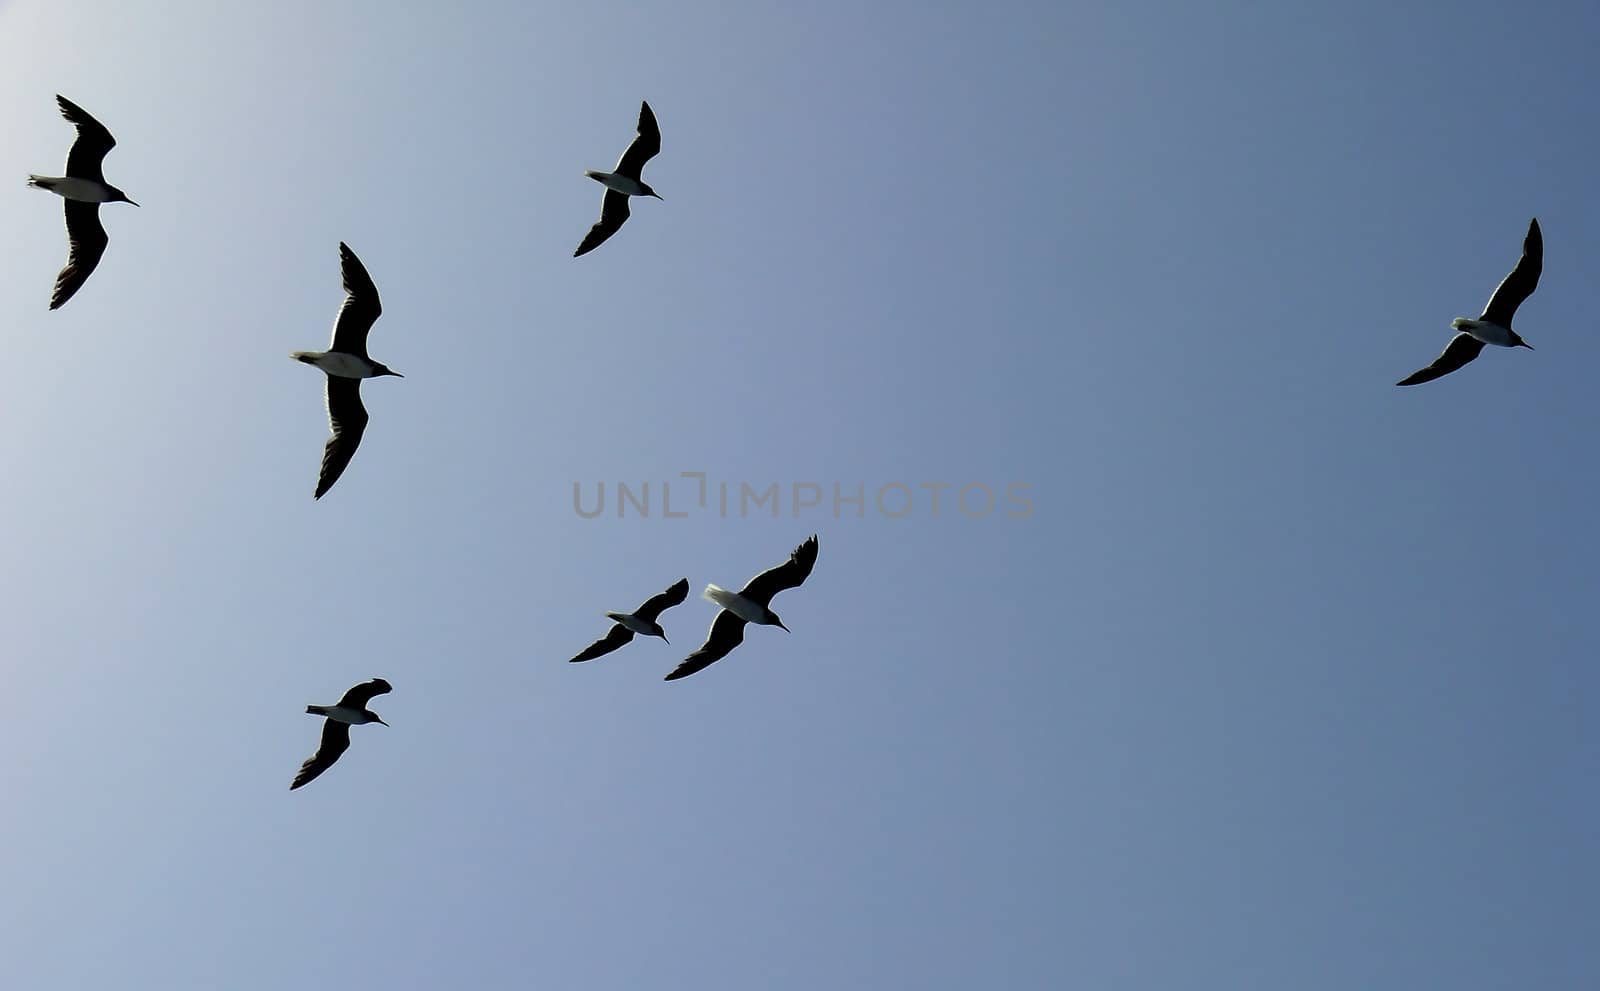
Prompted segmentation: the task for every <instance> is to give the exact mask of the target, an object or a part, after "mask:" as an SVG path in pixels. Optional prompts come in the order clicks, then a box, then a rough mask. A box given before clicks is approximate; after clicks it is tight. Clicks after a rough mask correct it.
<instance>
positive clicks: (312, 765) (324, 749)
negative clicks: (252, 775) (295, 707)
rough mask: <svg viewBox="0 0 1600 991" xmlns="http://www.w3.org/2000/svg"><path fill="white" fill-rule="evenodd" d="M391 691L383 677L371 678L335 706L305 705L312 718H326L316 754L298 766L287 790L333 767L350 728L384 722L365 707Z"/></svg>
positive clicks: (346, 746) (347, 740) (347, 743)
mask: <svg viewBox="0 0 1600 991" xmlns="http://www.w3.org/2000/svg"><path fill="white" fill-rule="evenodd" d="M390 691H392V689H391V688H390V687H389V683H388V682H387V681H384V680H383V679H382V678H374V679H372V680H371V681H368V682H365V683H364V684H360V685H357V686H356V687H354V688H352V689H350V690H349V691H348V692H345V693H344V698H342V699H340V700H339V704H338V705H308V706H306V712H308V713H310V714H311V715H313V716H327V717H328V718H327V720H326V721H325V722H324V723H323V724H322V745H321V746H319V747H318V748H317V752H316V753H314V754H312V755H311V756H310V757H308V758H306V762H305V763H304V764H301V765H300V773H299V774H296V775H295V776H294V784H292V785H290V786H289V790H290V791H294V790H295V789H296V788H298V787H300V786H301V785H303V784H305V783H306V782H308V781H311V780H313V779H314V778H316V776H317V775H319V774H321V773H322V772H323V771H326V770H327V769H328V768H330V767H332V766H333V762H334V761H336V760H338V759H339V755H340V754H342V753H344V752H345V751H346V750H349V749H350V727H351V726H361V725H364V724H366V723H383V725H385V726H387V725H389V724H388V723H384V722H383V720H382V719H381V718H380V717H379V716H378V714H377V713H376V712H373V711H372V710H370V709H368V708H367V703H368V702H371V701H372V698H373V696H375V695H385V694H387V693H389V692H390Z"/></svg>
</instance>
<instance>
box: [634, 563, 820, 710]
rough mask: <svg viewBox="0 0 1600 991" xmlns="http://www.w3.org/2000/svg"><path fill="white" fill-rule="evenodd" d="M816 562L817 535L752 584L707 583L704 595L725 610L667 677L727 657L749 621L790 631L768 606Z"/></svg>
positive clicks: (681, 675)
mask: <svg viewBox="0 0 1600 991" xmlns="http://www.w3.org/2000/svg"><path fill="white" fill-rule="evenodd" d="M816 563H817V536H816V534H812V535H811V539H810V540H807V541H806V542H805V543H803V544H801V545H800V546H799V547H796V548H795V549H794V553H792V554H790V555H789V560H787V561H785V562H783V563H782V564H780V565H778V566H777V567H776V568H772V569H770V570H768V571H763V572H762V573H761V574H759V575H756V576H755V577H754V578H752V579H750V582H749V584H747V585H745V587H744V588H741V589H740V590H739V591H737V592H730V591H728V590H727V589H725V588H721V587H719V586H717V585H707V586H706V590H705V591H704V592H702V593H700V596H701V598H703V599H706V600H708V601H711V602H715V603H716V604H717V605H719V606H721V607H722V612H719V613H717V616H716V618H715V619H713V620H712V621H711V632H710V633H708V634H706V642H705V643H703V644H701V645H700V649H699V650H697V651H695V652H694V653H692V654H690V655H689V656H688V657H687V658H685V659H684V662H683V663H682V664H680V665H678V667H677V668H676V669H675V670H674V671H673V672H672V673H671V674H669V675H667V678H666V680H667V681H676V680H677V679H679V678H687V677H689V676H690V675H691V674H694V673H695V672H696V671H699V670H701V669H702V668H705V667H707V666H709V665H711V664H714V663H715V662H717V661H719V660H721V659H722V658H724V657H726V656H727V655H728V652H729V651H730V650H732V649H733V648H735V647H737V646H739V644H740V642H742V641H743V640H744V625H745V624H746V623H757V624H759V625H762V626H777V627H781V628H782V629H783V630H784V631H785V632H788V629H789V628H788V627H787V626H784V625H783V620H781V619H779V618H778V614H777V613H775V612H773V611H772V610H771V609H769V608H767V603H769V602H771V601H772V597H773V596H774V595H777V594H778V593H779V592H781V591H783V590H784V589H786V588H799V587H800V583H801V582H804V581H805V580H806V576H807V575H809V574H811V569H812V567H813V566H815V565H816Z"/></svg>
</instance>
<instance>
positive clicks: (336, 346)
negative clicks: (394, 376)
mask: <svg viewBox="0 0 1600 991" xmlns="http://www.w3.org/2000/svg"><path fill="white" fill-rule="evenodd" d="M339 273H340V274H341V275H342V276H343V277H344V291H345V297H344V302H343V303H341V304H340V305H339V316H338V318H337V319H335V320H334V322H333V344H332V346H331V347H330V348H329V350H330V351H343V352H344V353H345V354H355V355H360V356H361V357H363V358H365V357H366V356H367V333H368V332H369V331H371V330H372V325H373V324H374V323H375V322H377V319H378V317H379V316H380V315H381V314H382V313H383V304H382V303H380V302H379V301H378V287H377V286H375V285H373V284H372V276H370V275H368V274H367V267H366V266H365V265H363V264H361V259H359V258H357V257H356V253H355V252H354V251H351V250H350V246H349V245H348V244H345V243H344V242H343V241H340V242H339Z"/></svg>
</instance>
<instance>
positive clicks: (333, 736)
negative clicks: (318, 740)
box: [289, 719, 350, 791]
mask: <svg viewBox="0 0 1600 991" xmlns="http://www.w3.org/2000/svg"><path fill="white" fill-rule="evenodd" d="M349 749H350V724H349V723H341V722H339V720H337V719H324V720H323V721H322V745H321V746H319V747H318V748H317V752H316V753H314V754H312V755H311V756H310V757H307V758H306V762H305V763H304V764H301V765H300V773H298V774H296V775H295V776H294V784H292V785H290V786H289V790H290V791H294V790H295V789H296V788H298V787H300V786H301V785H303V784H306V783H307V782H309V781H313V780H315V779H316V777H317V775H319V774H321V773H322V772H323V771H326V770H327V769H328V768H330V767H332V766H333V762H334V761H336V760H338V759H339V755H340V754H342V753H344V752H345V751H346V750H349Z"/></svg>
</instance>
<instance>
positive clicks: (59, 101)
mask: <svg viewBox="0 0 1600 991" xmlns="http://www.w3.org/2000/svg"><path fill="white" fill-rule="evenodd" d="M56 105H57V106H59V107H60V108H61V116H63V117H65V118H66V119H67V120H69V121H71V122H72V123H73V124H74V125H75V126H76V127H77V128H78V140H76V141H74V142H73V143H72V150H71V151H69V152H67V175H69V176H71V177H72V178H74V179H93V180H94V181H95V182H105V181H106V177H105V173H103V172H101V171H100V163H101V162H102V161H104V159H105V157H106V152H108V151H110V150H111V149H113V148H115V147H116V146H117V139H116V138H113V137H112V136H111V132H110V131H108V130H106V129H105V126H104V125H103V124H101V123H100V122H99V121H97V120H95V119H94V118H93V117H90V116H89V115H88V114H87V113H86V112H84V109H83V108H82V107H80V106H78V105H77V104H76V103H73V102H72V101H71V100H69V99H67V98H66V97H64V96H62V95H60V94H59V93H58V94H56Z"/></svg>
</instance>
